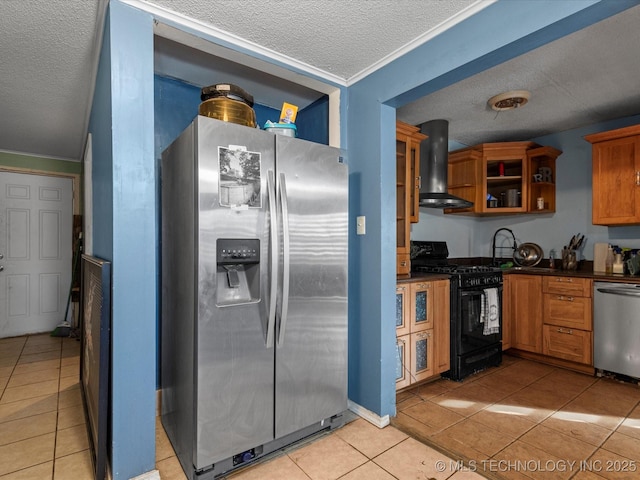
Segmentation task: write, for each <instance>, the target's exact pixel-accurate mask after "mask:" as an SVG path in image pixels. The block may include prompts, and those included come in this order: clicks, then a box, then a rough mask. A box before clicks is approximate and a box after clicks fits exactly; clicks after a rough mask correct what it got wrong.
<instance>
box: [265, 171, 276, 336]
mask: <svg viewBox="0 0 640 480" xmlns="http://www.w3.org/2000/svg"><path fill="white" fill-rule="evenodd" d="M267 192H268V194H269V216H270V217H271V218H270V219H269V235H270V243H271V285H270V292H269V318H268V320H267V340H266V345H267V348H271V347H273V339H274V329H275V325H276V301H277V294H278V264H279V261H278V250H279V248H278V225H277V218H278V217H277V210H276V186H275V175H274V173H273V170H269V172H268V175H267Z"/></svg>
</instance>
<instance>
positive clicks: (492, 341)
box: [411, 241, 502, 380]
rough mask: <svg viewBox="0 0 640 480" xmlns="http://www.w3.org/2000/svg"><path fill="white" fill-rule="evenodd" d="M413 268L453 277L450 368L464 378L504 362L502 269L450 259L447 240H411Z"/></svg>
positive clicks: (451, 375)
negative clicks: (461, 262) (452, 261)
mask: <svg viewBox="0 0 640 480" xmlns="http://www.w3.org/2000/svg"><path fill="white" fill-rule="evenodd" d="M411 270H412V271H413V272H422V273H440V274H445V275H449V276H450V279H451V290H450V291H451V302H450V303H451V311H450V325H451V369H450V370H449V371H448V372H446V373H444V374H443V376H445V377H448V378H451V379H452V380H462V379H463V378H465V377H467V376H468V375H471V374H472V373H475V372H479V371H481V370H484V369H486V368H488V367H491V366H497V365H500V363H501V362H502V270H500V269H499V268H496V267H491V266H487V265H466V264H456V263H450V262H449V249H448V247H447V244H446V242H424V241H414V242H411Z"/></svg>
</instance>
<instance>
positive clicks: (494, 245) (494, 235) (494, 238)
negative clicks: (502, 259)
mask: <svg viewBox="0 0 640 480" xmlns="http://www.w3.org/2000/svg"><path fill="white" fill-rule="evenodd" d="M502 230H506V231H507V232H509V233H510V234H511V236H512V237H513V251H514V252H515V251H516V249H517V248H518V244H517V243H516V236H515V235H514V234H513V231H512V230H510V229H508V228H504V227H503V228H499V229H498V230H496V232H495V233H494V234H493V240H492V241H491V250H492V255H491V265H492V266H494V267H497V266H498V265H497V264H496V236H497V235H498V232H501V231H502Z"/></svg>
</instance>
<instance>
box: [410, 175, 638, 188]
mask: <svg viewBox="0 0 640 480" xmlns="http://www.w3.org/2000/svg"><path fill="white" fill-rule="evenodd" d="M638 173H640V172H638ZM416 180H418V188H419V189H420V188H422V175H418V177H417V178H416Z"/></svg>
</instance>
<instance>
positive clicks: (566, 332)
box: [558, 328, 573, 335]
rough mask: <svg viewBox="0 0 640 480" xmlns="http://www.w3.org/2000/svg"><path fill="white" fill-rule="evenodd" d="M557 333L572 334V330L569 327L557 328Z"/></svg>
mask: <svg viewBox="0 0 640 480" xmlns="http://www.w3.org/2000/svg"><path fill="white" fill-rule="evenodd" d="M558 333H565V334H567V335H573V330H571V329H570V328H567V329H564V328H558Z"/></svg>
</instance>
